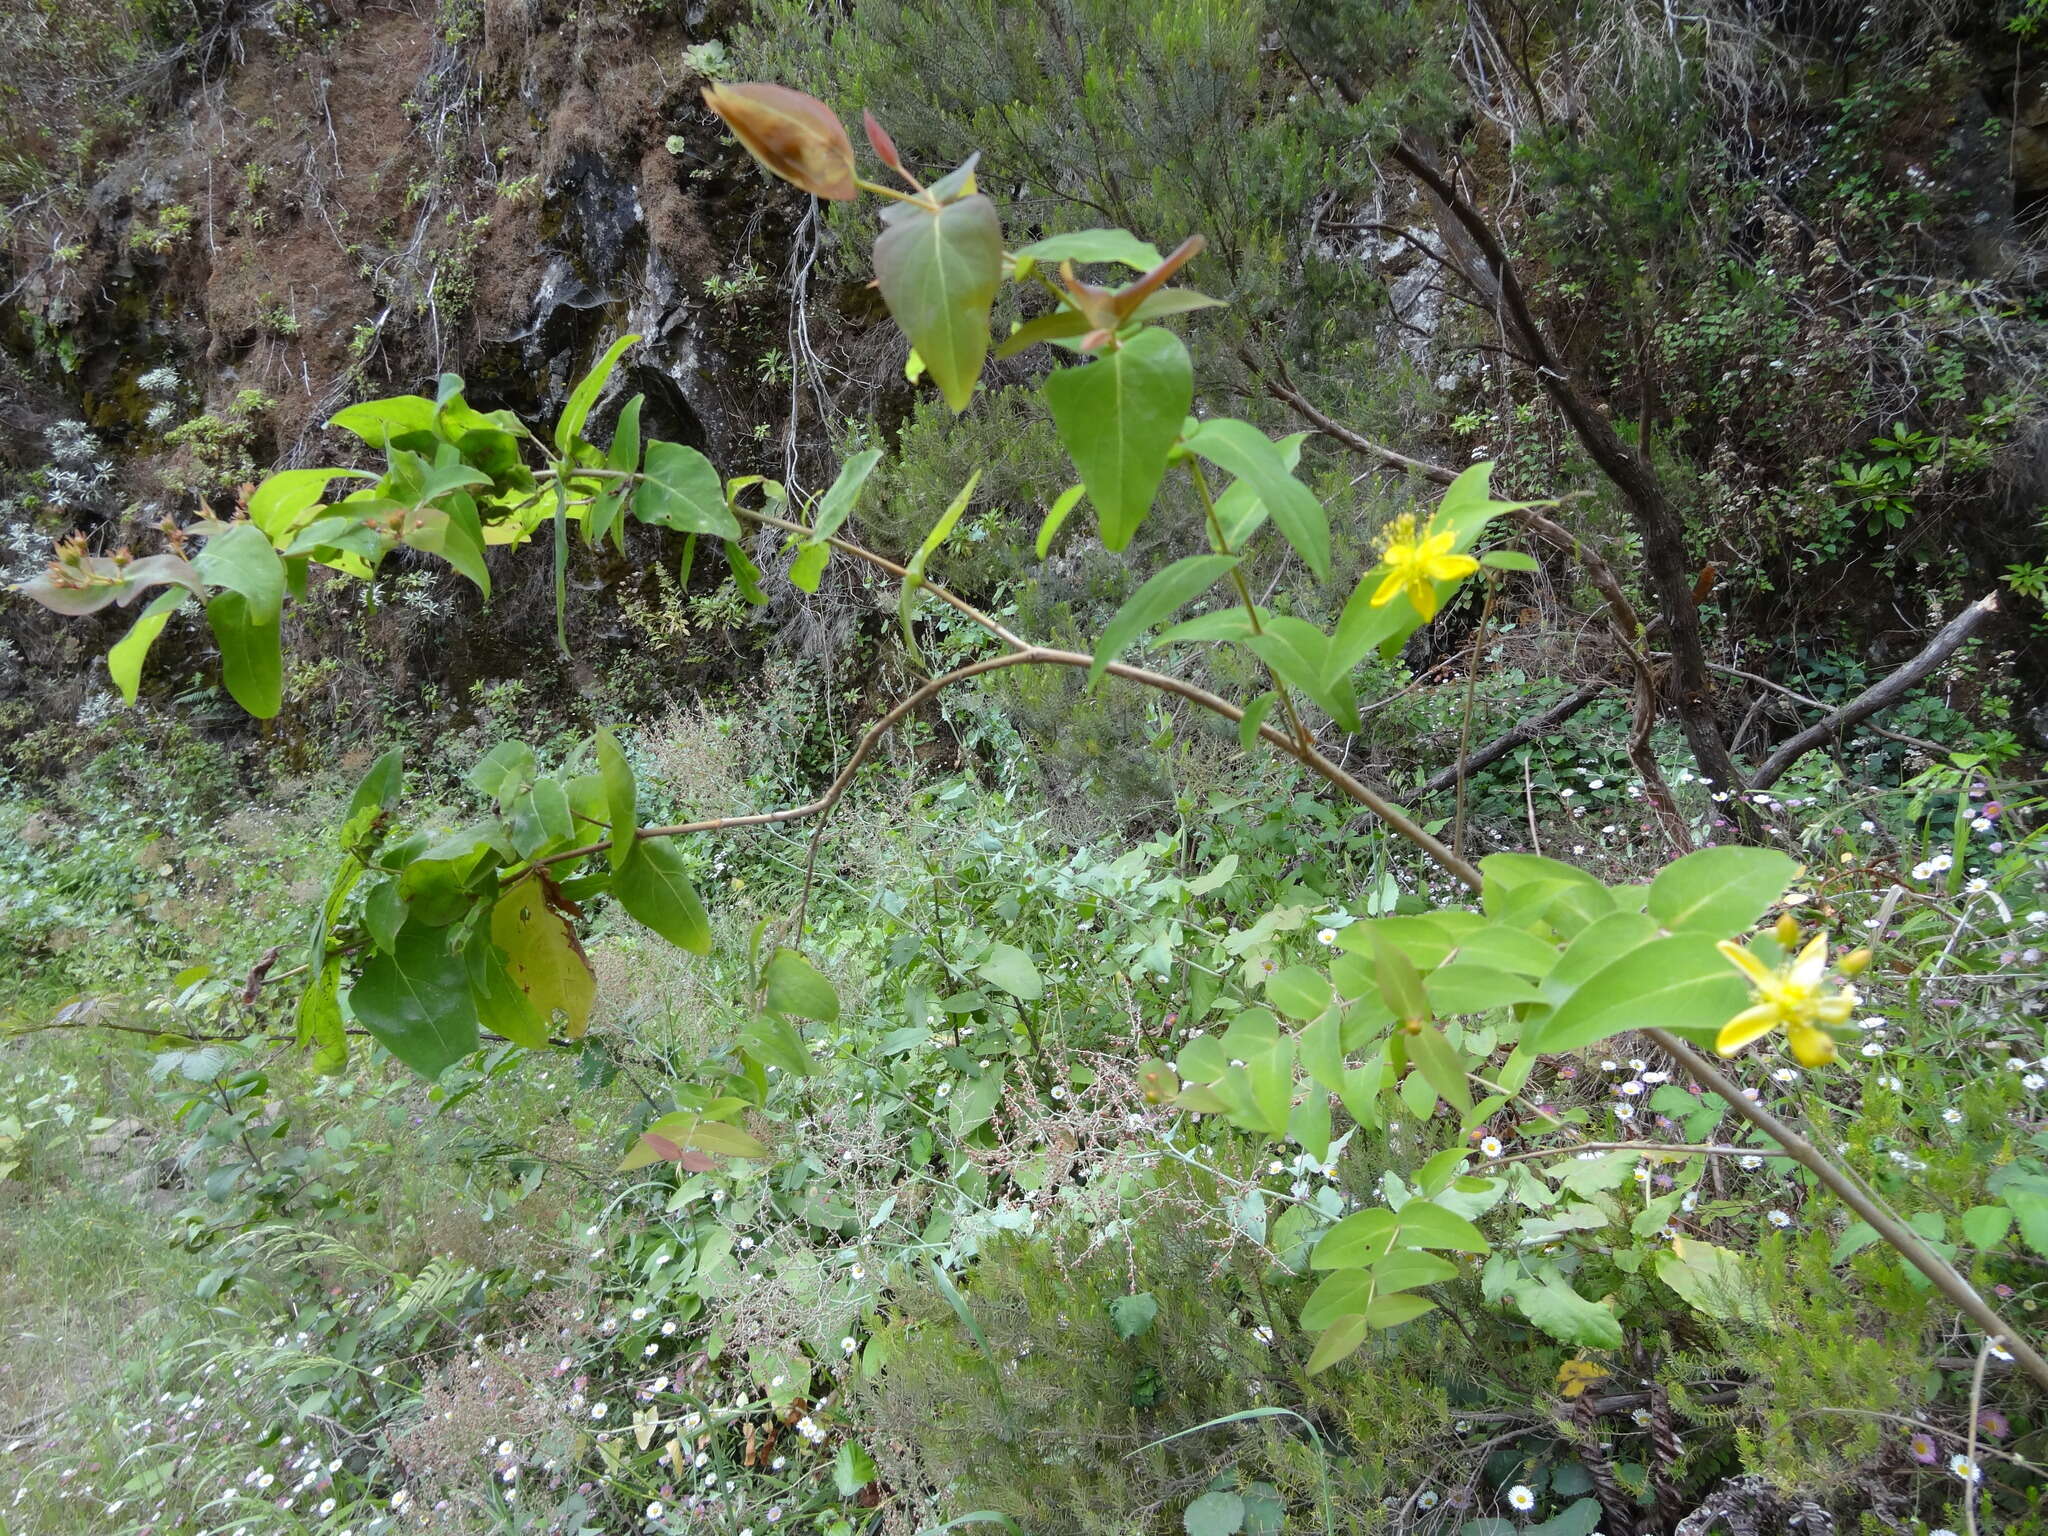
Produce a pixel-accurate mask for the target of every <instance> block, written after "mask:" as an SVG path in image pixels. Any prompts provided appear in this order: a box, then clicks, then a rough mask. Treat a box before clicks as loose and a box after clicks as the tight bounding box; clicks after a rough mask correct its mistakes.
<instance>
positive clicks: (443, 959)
mask: <svg viewBox="0 0 2048 1536" xmlns="http://www.w3.org/2000/svg"><path fill="white" fill-rule="evenodd" d="M348 1004H349V1010H350V1011H351V1012H352V1013H354V1015H355V1016H356V1020H357V1022H358V1023H360V1024H361V1025H362V1026H363V1027H364V1028H365V1029H367V1030H369V1032H370V1033H371V1034H372V1035H374V1036H375V1037H376V1039H377V1041H378V1043H379V1044H381V1045H382V1046H383V1047H384V1048H385V1049H386V1050H387V1051H389V1052H390V1053H391V1054H392V1055H393V1056H395V1057H397V1058H398V1059H399V1060H400V1061H402V1062H404V1063H405V1064H406V1065H407V1066H408V1067H411V1068H412V1069H413V1071H415V1072H417V1073H419V1075H420V1076H422V1077H424V1078H428V1079H432V1078H436V1077H439V1076H440V1075H441V1074H442V1072H444V1071H446V1070H447V1069H448V1068H449V1067H451V1066H453V1065H454V1064H455V1063H456V1062H458V1061H460V1060H462V1058H463V1057H465V1056H467V1055H468V1054H469V1053H470V1052H471V1051H473V1050H475V1049H476V1004H475V1003H474V1002H473V1001H472V1000H471V998H470V992H469V971H468V968H467V966H465V964H464V963H463V959H462V957H461V956H460V955H458V954H454V953H451V952H450V950H449V948H448V935H447V934H446V932H444V931H442V930H440V929H436V928H429V927H426V926H425V925H423V924H420V923H407V924H406V925H405V927H404V928H403V929H402V930H400V932H399V935H398V943H397V946H396V947H395V948H394V949H393V950H392V951H391V952H390V953H389V954H385V953H381V952H380V953H378V954H375V955H372V956H371V957H370V959H369V961H368V962H367V963H366V964H365V965H364V966H363V973H362V975H361V976H360V977H359V978H358V979H357V981H356V984H355V986H354V987H353V988H351V989H350V991H349V994H348Z"/></svg>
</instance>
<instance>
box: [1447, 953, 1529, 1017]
mask: <svg viewBox="0 0 2048 1536" xmlns="http://www.w3.org/2000/svg"><path fill="white" fill-rule="evenodd" d="M1422 989H1423V991H1424V992H1426V993H1428V994H1429V1001H1430V1005H1431V1006H1432V1007H1433V1008H1434V1009H1435V1011H1436V1013H1437V1015H1438V1016H1439V1017H1442V1016H1443V1015H1444V1014H1458V1013H1490V1012H1492V1011H1493V1010H1494V1009H1496V1008H1510V1007H1513V1006H1514V1005H1515V1004H1517V1003H1533V1002H1535V1001H1537V1000H1538V998H1539V996H1540V995H1541V994H1539V993H1538V992H1537V990H1536V988H1535V987H1534V986H1532V985H1530V983H1529V982H1527V981H1525V980H1524V979H1523V978H1522V977H1520V976H1513V975H1510V974H1509V973H1508V972H1506V971H1497V970H1495V969H1494V968H1493V967H1492V966H1489V965H1481V964H1479V963H1477V962H1476V961H1471V962H1468V961H1466V960H1464V959H1462V958H1460V959H1458V960H1456V961H1453V962H1452V963H1451V964H1449V965H1446V966H1442V967H1440V968H1438V969H1437V970H1434V971H1432V972H1430V973H1429V975H1428V976H1427V977H1425V978H1424V979H1423V983H1422Z"/></svg>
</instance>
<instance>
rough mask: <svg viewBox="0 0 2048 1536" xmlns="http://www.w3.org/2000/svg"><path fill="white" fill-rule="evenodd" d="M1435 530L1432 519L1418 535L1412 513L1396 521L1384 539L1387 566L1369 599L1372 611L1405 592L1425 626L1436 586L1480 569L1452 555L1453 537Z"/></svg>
mask: <svg viewBox="0 0 2048 1536" xmlns="http://www.w3.org/2000/svg"><path fill="white" fill-rule="evenodd" d="M1435 528H1436V519H1435V518H1431V519H1430V520H1429V525H1428V526H1427V527H1425V528H1424V529H1423V530H1422V531H1421V532H1420V533H1417V532H1416V530H1415V514H1414V513H1412V512H1404V513H1402V514H1401V515H1400V517H1398V518H1396V519H1395V521H1394V526H1393V529H1392V531H1391V532H1390V533H1389V535H1388V538H1387V551H1386V553H1385V554H1384V555H1383V556H1381V559H1383V560H1384V561H1385V562H1386V565H1387V576H1386V579H1385V580H1384V581H1382V582H1381V583H1380V585H1379V590H1378V591H1377V592H1375V593H1373V595H1372V605H1373V607H1375V608H1384V607H1386V606H1387V604H1389V603H1391V602H1392V601H1393V600H1394V599H1395V598H1397V597H1399V596H1400V595H1401V594H1402V593H1404V592H1405V593H1407V594H1408V601H1409V602H1411V603H1413V604H1414V605H1415V611H1416V612H1417V613H1419V614H1421V615H1422V621H1423V622H1424V623H1425V624H1426V623H1428V622H1429V621H1430V620H1431V619H1433V618H1435V617H1436V607H1437V603H1436V584H1437V583H1438V582H1440V581H1456V580H1457V579H1458V578H1459V577H1460V576H1470V575H1471V574H1472V573H1473V572H1474V571H1476V570H1478V569H1479V562H1478V561H1477V560H1474V559H1473V558H1472V557H1471V556H1470V555H1454V554H1452V553H1451V546H1452V545H1453V544H1455V543H1457V541H1458V536H1457V535H1456V534H1455V533H1451V532H1444V533H1437V532H1435V531H1434V530H1435Z"/></svg>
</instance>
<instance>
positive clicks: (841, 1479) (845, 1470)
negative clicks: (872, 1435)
mask: <svg viewBox="0 0 2048 1536" xmlns="http://www.w3.org/2000/svg"><path fill="white" fill-rule="evenodd" d="M880 1475H881V1474H880V1473H879V1472H877V1470H876V1469H875V1458H874V1457H872V1456H870V1455H869V1454H868V1453H867V1451H866V1449H865V1448H864V1447H862V1446H861V1445H860V1444H858V1443H857V1442H855V1441H852V1440H842V1441H840V1442H839V1450H838V1453H837V1454H836V1455H835V1456H834V1457H833V1458H832V1487H833V1488H834V1490H835V1491H837V1493H838V1494H839V1497H841V1498H842V1499H850V1498H852V1497H853V1496H854V1495H855V1494H856V1493H859V1492H860V1491H861V1489H863V1488H865V1487H867V1485H868V1484H869V1483H872V1482H873V1481H874V1480H875V1479H876V1478H877V1477H878V1476H880Z"/></svg>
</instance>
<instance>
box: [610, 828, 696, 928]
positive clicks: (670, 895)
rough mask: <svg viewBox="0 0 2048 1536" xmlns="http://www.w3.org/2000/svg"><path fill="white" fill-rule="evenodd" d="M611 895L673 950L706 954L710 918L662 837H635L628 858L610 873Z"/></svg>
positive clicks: (676, 855) (675, 856) (676, 857)
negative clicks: (637, 843) (636, 845)
mask: <svg viewBox="0 0 2048 1536" xmlns="http://www.w3.org/2000/svg"><path fill="white" fill-rule="evenodd" d="M612 894H613V895H614V896H616V897H618V899H619V905H620V906H622V907H624V908H625V909H626V911H627V913H628V915H629V916H631V917H632V918H633V920H634V921H635V922H639V923H644V924H646V925H647V926H648V927H649V928H652V929H653V930H654V931H655V932H656V933H658V934H660V935H661V936H662V937H663V938H664V939H667V940H668V941H669V943H671V944H673V945H675V946H676V947H677V948H678V949H686V950H688V951H689V952H690V953H691V954H693V955H708V954H710V953H711V919H710V918H709V917H707V916H705V913H704V904H703V903H702V902H701V901H699V900H698V899H697V892H696V890H695V889H694V888H693V887H692V886H691V884H690V881H689V876H688V875H687V874H686V873H685V871H684V866H683V858H682V855H681V854H679V853H677V852H676V851H675V849H674V848H672V847H671V846H670V845H669V842H668V840H667V839H666V838H658V837H648V838H642V839H641V840H640V847H639V848H637V849H635V850H634V853H633V857H632V858H630V859H628V860H627V861H626V862H625V863H624V864H622V865H620V866H619V871H618V873H617V874H616V875H615V876H613V878H612Z"/></svg>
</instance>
